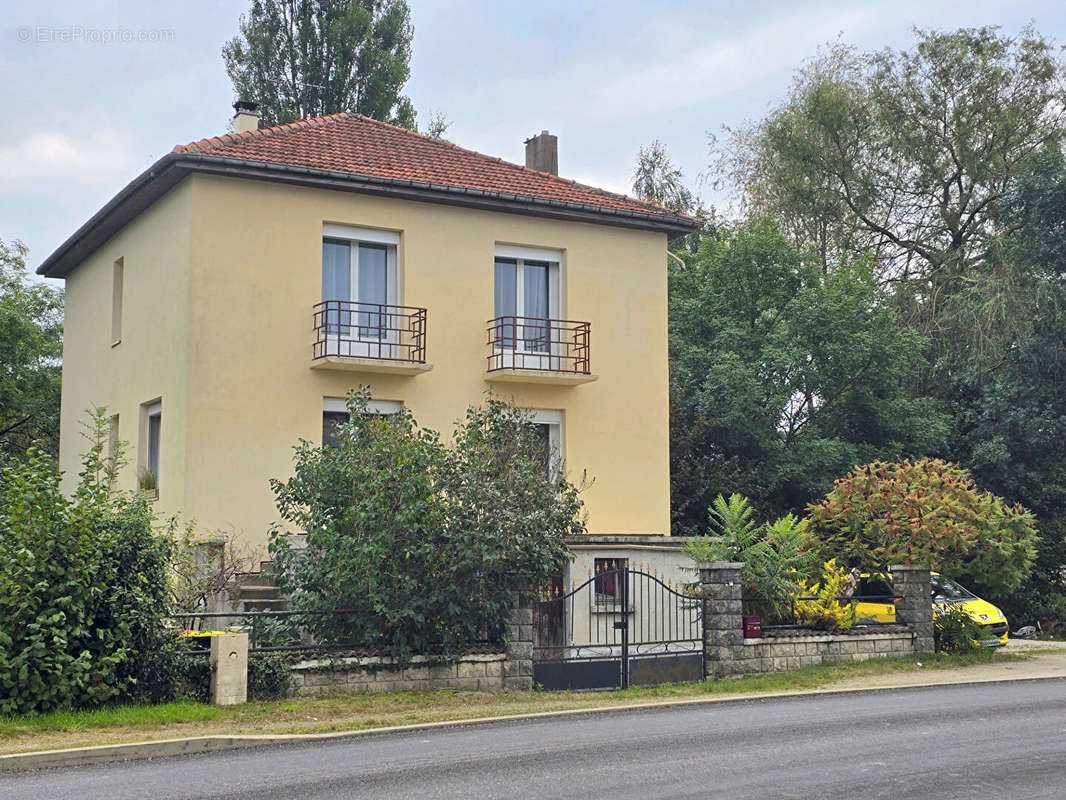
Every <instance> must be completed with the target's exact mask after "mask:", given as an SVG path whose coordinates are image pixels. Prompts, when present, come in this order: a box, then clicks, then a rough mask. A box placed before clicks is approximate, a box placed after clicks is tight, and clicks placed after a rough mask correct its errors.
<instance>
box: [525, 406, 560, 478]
mask: <svg viewBox="0 0 1066 800" xmlns="http://www.w3.org/2000/svg"><path fill="white" fill-rule="evenodd" d="M528 413H529V421H530V422H532V423H533V425H535V426H536V428H537V436H538V438H539V439H540V442H541V445H542V451H541V452H542V453H543V459H544V474H545V475H546V476H547V478H548V480H555V477H556V476H557V475H558V474H559V470H560V469H561V468H562V463H563V412H562V411H545V410H533V411H529V412H528Z"/></svg>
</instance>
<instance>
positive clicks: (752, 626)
mask: <svg viewBox="0 0 1066 800" xmlns="http://www.w3.org/2000/svg"><path fill="white" fill-rule="evenodd" d="M744 638H745V639H761V638H762V617H744Z"/></svg>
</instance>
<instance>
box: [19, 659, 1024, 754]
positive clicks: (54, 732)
mask: <svg viewBox="0 0 1066 800" xmlns="http://www.w3.org/2000/svg"><path fill="white" fill-rule="evenodd" d="M1028 658H1030V655H1029V654H1024V655H1023V654H1007V653H994V652H992V651H987V650H981V651H976V652H974V653H967V654H963V655H943V654H939V655H936V656H933V657H929V658H925V657H923V658H921V659H919V658H916V657H905V658H886V659H878V660H874V661H866V662H860V663H851V664H836V665H824V666H818V667H807V668H805V669H800V670H796V671H793V672H777V673H769V674H765V675H752V676H747V677H742V678H735V679H730V680H717V681H704V682H702V683H689V684H674V685H666V686H656V687H636V688H631V689H626V690H617V691H607V692H506V691H504V692H493V693H463V692H454V691H435V692H396V693H388V694H359V695H324V696H317V697H300V698H291V699H287V700H279V701H275V702H269V703H248V704H246V705H243V706H237V707H230V708H220V707H216V706H209V705H203V704H200V703H192V702H178V703H166V704H162V705H156V706H115V707H109V708H103V709H97V710H93V711H60V712H55V713H51V714H41V715H32V716H19V717H0V754H3V753H13V752H22V751H28V750H44V749H57V748H64V747H79V746H86V745H93V744H114V743H117V742H130V741H148V740H151V739H169V738H176V737H183V736H199V735H207V734H249V733H260V734H280V733H320V732H329V731H342V730H366V729H369V728H379V727H387V726H394V725H410V724H416V723H425V722H442V721H449V720H463V719H473V718H478V717H493V716H508V715H512V714H527V713H537V712H546V711H561V710H580V709H585V708H599V707H604V706H612V705H619V706H621V705H628V704H640V703H654V702H657V701H663V700H684V699H697V698H701V697H715V696H717V697H732V696H737V697H746V696H757V695H759V694H767V693H775V692H787V691H801V690H805V689H823V688H832V687H833V686H834V685H835V684H842V685H853V684H854V683H855V682H856V680H860V679H863V678H874V677H875V676H877V677H879V678H882V679H883V678H885V677H888V678H890V677H891V676H892V674H893V673H904V672H910V673H913V672H915V671H917V670H919V669H921V670H922V671H923V672H924V671H929V670H942V669H952V668H960V667H967V666H974V665H982V664H994V663H1002V662H1009V661H1024V660H1026V659H1028ZM919 662H920V663H921V665H922V666H921V667H920V668H919V666H918V664H919Z"/></svg>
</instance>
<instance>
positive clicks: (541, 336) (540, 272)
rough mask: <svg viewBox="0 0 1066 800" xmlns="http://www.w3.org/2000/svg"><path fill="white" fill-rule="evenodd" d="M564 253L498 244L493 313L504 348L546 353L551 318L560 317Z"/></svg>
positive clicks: (499, 342)
mask: <svg viewBox="0 0 1066 800" xmlns="http://www.w3.org/2000/svg"><path fill="white" fill-rule="evenodd" d="M560 261H561V253H559V251H556V250H538V249H534V248H529V247H516V246H512V245H497V246H496V262H495V276H494V278H495V282H494V292H493V294H494V301H495V313H494V316H495V317H496V319H497V320H498V325H499V326H500V332H501V336H500V337H499V339H498V344H499V346H501V347H502V348H504V349H515V350H520V351H523V352H529V353H547V352H548V350H549V348H550V345H551V339H552V336H551V328H550V326H549V325H548V324H547V322H548V320H551V319H558V318H559V316H560V305H561V303H560V299H561V298H560V277H559V264H560Z"/></svg>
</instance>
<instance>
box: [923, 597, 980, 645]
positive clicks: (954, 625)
mask: <svg viewBox="0 0 1066 800" xmlns="http://www.w3.org/2000/svg"><path fill="white" fill-rule="evenodd" d="M984 635H985V634H984V631H983V630H982V629H981V625H980V624H978V623H977V621H976V620H974V618H973V617H971V616H970V615H969V614H967V613H966V611H965V610H964V609H963V608H962V607H961V606H957V605H950V604H949V605H946V606H933V641H934V642H935V644H936V649H937V651H938V652H941V653H966V652H969V651H971V650H976V649H977V648H978V647H980V644H979V642H980V640H981V639H983V638H984Z"/></svg>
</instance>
